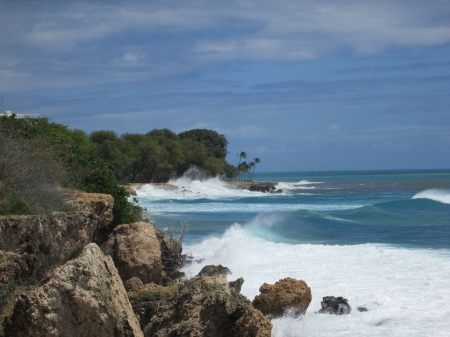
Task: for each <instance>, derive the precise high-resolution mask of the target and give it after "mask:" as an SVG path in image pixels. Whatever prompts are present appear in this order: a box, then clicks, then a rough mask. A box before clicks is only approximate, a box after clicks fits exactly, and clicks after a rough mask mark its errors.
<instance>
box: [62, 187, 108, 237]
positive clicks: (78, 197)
mask: <svg viewBox="0 0 450 337" xmlns="http://www.w3.org/2000/svg"><path fill="white" fill-rule="evenodd" d="M69 199H70V200H69V203H70V204H71V205H73V206H75V207H77V208H78V209H79V210H80V211H84V212H90V213H94V214H96V215H97V216H98V217H99V221H98V225H97V227H98V229H100V228H102V227H105V226H108V225H109V224H110V223H111V221H113V207H114V198H113V196H112V195H109V194H101V193H86V192H75V193H74V194H72V195H71V196H70V197H69Z"/></svg>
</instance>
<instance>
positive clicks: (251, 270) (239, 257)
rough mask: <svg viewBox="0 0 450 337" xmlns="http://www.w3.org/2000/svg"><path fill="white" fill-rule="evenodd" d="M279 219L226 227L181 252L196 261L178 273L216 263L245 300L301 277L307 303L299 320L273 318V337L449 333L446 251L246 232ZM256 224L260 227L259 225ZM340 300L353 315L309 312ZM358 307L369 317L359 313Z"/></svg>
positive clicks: (449, 283)
mask: <svg viewBox="0 0 450 337" xmlns="http://www.w3.org/2000/svg"><path fill="white" fill-rule="evenodd" d="M277 220H278V219H277V218H275V217H272V218H265V219H264V218H260V219H255V220H254V221H252V222H251V223H250V224H248V225H244V226H240V225H237V224H236V225H233V226H232V227H230V228H229V229H228V230H227V231H226V233H225V234H224V235H223V236H222V237H221V238H208V239H205V240H204V241H203V242H202V243H200V244H195V245H190V246H186V247H185V251H186V252H189V253H190V254H192V255H193V256H194V257H195V258H197V259H200V258H203V259H204V261H203V262H202V263H201V264H192V265H190V266H187V267H185V268H184V269H183V271H185V272H186V274H187V276H195V275H196V274H197V273H198V272H199V271H200V269H201V268H202V267H203V266H205V265H208V264H222V265H224V266H227V267H228V268H230V269H231V271H232V272H233V274H232V275H230V276H229V277H228V278H229V280H234V279H236V278H238V277H241V276H242V277H243V278H244V280H245V283H244V285H243V287H242V293H243V294H244V295H245V296H247V297H248V298H249V299H250V300H252V299H253V298H254V296H255V295H257V294H258V293H259V292H258V289H259V287H260V286H261V285H262V284H263V283H264V282H267V283H271V284H273V283H274V282H276V281H277V280H278V279H281V278H284V277H293V278H296V279H302V280H304V281H306V282H307V284H308V285H309V286H310V287H311V291H312V295H313V300H312V302H311V304H310V306H309V308H308V311H307V313H306V315H305V316H304V317H301V318H299V319H294V318H290V317H283V318H280V319H276V320H274V321H273V324H274V328H273V332H272V336H274V337H289V336H291V337H297V336H421V337H422V336H431V335H432V336H448V333H449V331H450V308H449V306H448V303H450V291H449V289H450V252H449V250H429V249H406V248H398V247H393V246H388V245H381V244H364V245H353V246H326V245H311V244H296V245H289V244H283V243H275V242H271V241H265V240H263V239H261V238H258V237H256V236H255V235H253V234H252V233H253V232H254V231H255V230H259V231H264V228H265V227H270V226H271V224H272V223H273V222H276V221H277ZM258 223H260V224H261V226H259V228H258ZM329 295H333V296H343V297H345V298H347V299H348V300H349V303H350V305H351V306H352V308H353V310H352V312H351V314H349V315H344V316H334V315H322V314H316V313H315V312H317V311H318V310H319V309H320V307H321V306H320V301H321V300H322V298H323V297H324V296H329ZM357 306H365V307H366V308H367V309H368V310H369V311H368V312H359V311H357V310H356V307H357Z"/></svg>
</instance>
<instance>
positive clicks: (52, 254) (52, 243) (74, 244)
mask: <svg viewBox="0 0 450 337" xmlns="http://www.w3.org/2000/svg"><path fill="white" fill-rule="evenodd" d="M98 221H99V217H98V216H97V215H96V214H93V213H89V212H68V213H66V212H55V213H53V214H51V215H20V216H8V217H0V249H1V250H3V251H7V252H11V253H15V254H18V255H20V256H21V259H22V261H23V262H25V263H26V265H27V268H28V270H27V271H26V274H27V275H26V276H27V277H33V278H35V277H36V278H39V277H40V276H41V275H43V274H44V273H45V272H47V271H49V270H50V269H52V268H53V267H55V266H57V265H61V264H63V263H64V262H65V261H66V260H67V259H68V258H69V257H70V255H71V254H72V253H73V252H74V251H75V250H76V249H77V248H78V247H81V246H83V245H85V244H87V243H90V242H92V240H93V236H94V233H95V231H96V230H97V226H98ZM23 270H24V269H23V268H22V271H23Z"/></svg>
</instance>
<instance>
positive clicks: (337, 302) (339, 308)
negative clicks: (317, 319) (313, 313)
mask: <svg viewBox="0 0 450 337" xmlns="http://www.w3.org/2000/svg"><path fill="white" fill-rule="evenodd" d="M320 304H321V305H322V309H320V310H319V314H331V315H347V314H349V313H350V312H351V311H352V308H351V307H350V304H348V301H347V300H346V299H345V298H343V297H334V296H325V297H324V298H323V300H322V302H320ZM366 311H367V309H366Z"/></svg>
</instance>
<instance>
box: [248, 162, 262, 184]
mask: <svg viewBox="0 0 450 337" xmlns="http://www.w3.org/2000/svg"><path fill="white" fill-rule="evenodd" d="M259 163H261V160H260V159H259V158H255V159H254V162H252V163H251V164H253V172H252V177H251V178H250V180H253V173H255V168H256V164H259ZM251 164H250V165H251Z"/></svg>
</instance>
